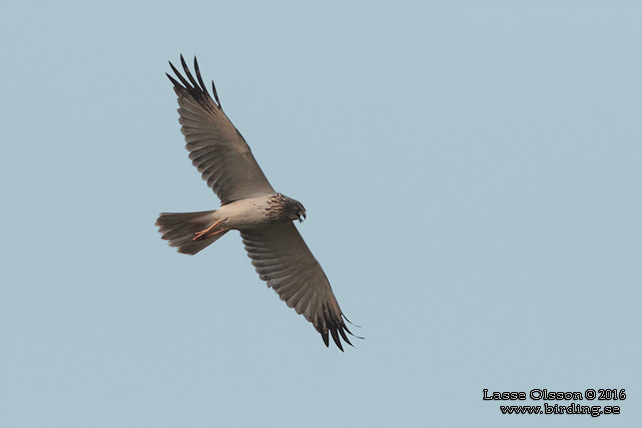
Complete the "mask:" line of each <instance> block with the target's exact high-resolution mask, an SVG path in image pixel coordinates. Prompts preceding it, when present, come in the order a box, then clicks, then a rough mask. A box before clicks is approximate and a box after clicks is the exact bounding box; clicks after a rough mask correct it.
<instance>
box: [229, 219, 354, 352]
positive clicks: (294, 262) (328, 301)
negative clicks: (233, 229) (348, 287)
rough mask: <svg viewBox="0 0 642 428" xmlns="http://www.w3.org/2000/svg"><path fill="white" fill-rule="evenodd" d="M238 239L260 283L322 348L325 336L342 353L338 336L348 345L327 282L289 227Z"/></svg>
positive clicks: (254, 232)
mask: <svg viewBox="0 0 642 428" xmlns="http://www.w3.org/2000/svg"><path fill="white" fill-rule="evenodd" d="M241 237H242V238H243V243H244V244H245V249H246V250H247V253H248V255H249V256H250V258H251V259H252V264H253V265H254V266H255V267H256V271H257V272H258V273H259V276H260V277H261V279H262V280H263V281H266V282H267V284H268V287H272V288H273V289H274V290H275V291H276V292H277V293H278V295H279V297H280V298H281V300H283V301H285V303H286V304H287V305H288V306H289V307H291V308H294V310H295V311H297V313H299V314H302V315H303V316H304V317H305V319H307V320H308V321H310V322H311V323H312V324H313V325H314V328H316V330H317V331H318V332H319V333H321V337H322V338H323V341H324V342H325V345H326V346H328V344H329V338H328V337H329V336H328V332H329V333H330V335H332V339H334V343H336V344H337V346H338V347H339V349H341V350H342V351H343V346H342V345H341V340H340V339H339V335H341V337H342V338H343V340H344V341H345V342H346V343H347V344H349V345H352V343H350V340H348V336H347V335H346V332H348V333H349V334H352V333H351V332H350V330H348V328H347V327H346V325H345V323H344V319H345V316H344V315H343V313H342V312H341V308H339V303H337V299H336V298H335V297H334V293H333V292H332V287H330V282H329V281H328V278H327V277H326V276H325V273H324V272H323V269H321V265H320V264H319V262H317V260H316V259H315V258H314V256H313V255H312V253H311V252H310V249H309V248H308V246H307V245H306V244H305V241H304V240H303V238H302V237H301V235H300V234H299V232H298V230H297V229H296V227H295V226H294V224H293V223H291V222H289V223H276V224H272V225H270V226H267V227H264V228H260V229H252V230H242V231H241Z"/></svg>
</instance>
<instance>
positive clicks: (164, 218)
mask: <svg viewBox="0 0 642 428" xmlns="http://www.w3.org/2000/svg"><path fill="white" fill-rule="evenodd" d="M216 220H217V218H216V210H214V211H201V212H196V213H161V214H160V216H159V217H158V220H156V226H158V231H159V232H160V233H162V234H163V236H162V239H166V240H167V241H169V242H168V243H169V246H170V247H177V248H178V252H179V253H183V254H196V253H198V252H199V251H201V250H202V249H203V248H205V247H207V246H208V245H210V244H211V243H213V242H214V241H216V240H217V239H219V238H220V237H221V236H223V235H225V234H226V233H227V230H225V231H222V232H220V233H218V234H216V235H214V236H211V237H208V238H206V239H201V240H198V241H194V236H195V235H196V233H198V232H200V231H201V230H204V229H207V228H208V227H209V226H211V225H212V224H213V223H214V222H215V221H216Z"/></svg>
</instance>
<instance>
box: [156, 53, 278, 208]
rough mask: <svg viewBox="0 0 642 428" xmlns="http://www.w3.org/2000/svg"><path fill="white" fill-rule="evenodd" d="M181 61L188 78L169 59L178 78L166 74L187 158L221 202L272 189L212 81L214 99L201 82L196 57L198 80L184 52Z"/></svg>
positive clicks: (195, 68)
mask: <svg viewBox="0 0 642 428" xmlns="http://www.w3.org/2000/svg"><path fill="white" fill-rule="evenodd" d="M181 64H182V65H183V70H184V71H185V75H186V76H187V79H186V78H185V77H183V76H182V75H181V73H180V72H179V71H178V70H177V69H176V67H174V65H173V64H172V63H171V62H170V63H169V65H170V66H171V67H172V70H173V71H174V73H175V74H176V77H177V78H178V80H179V81H180V82H179V81H177V80H176V79H175V78H174V77H172V76H170V75H169V74H167V77H169V80H171V81H172V83H173V84H174V91H175V92H176V95H178V105H179V106H180V108H179V109H178V113H179V114H180V119H179V120H178V121H179V122H180V124H181V125H182V128H181V131H182V132H183V135H185V140H186V141H187V146H186V148H187V150H189V158H190V159H191V160H192V164H193V165H194V166H195V167H196V168H198V171H199V172H200V173H201V174H202V175H203V179H204V180H206V181H207V185H208V186H210V187H211V188H212V190H214V192H215V193H216V194H217V195H218V197H219V199H220V200H221V203H222V204H227V203H230V202H234V201H236V200H239V199H245V198H252V197H256V196H263V195H269V194H273V193H275V192H274V189H273V188H272V186H271V185H270V183H269V182H268V180H267V178H265V175H264V174H263V171H261V168H260V167H259V164H258V163H257V162H256V160H255V159H254V156H253V155H252V151H251V150H250V147H249V146H248V145H247V143H246V142H245V139H244V138H243V136H242V135H241V133H240V132H239V131H238V130H237V129H236V128H235V127H234V125H233V124H232V122H230V120H229V119H228V118H227V116H226V115H225V113H223V109H222V108H221V103H220V102H219V100H218V94H217V93H216V88H215V87H214V82H212V91H213V93H214V98H215V99H216V101H214V100H213V99H212V97H211V96H210V94H209V92H208V91H207V88H206V87H205V84H203V79H202V78H201V72H200V70H199V69H198V63H197V62H196V58H194V70H195V71H196V77H197V78H198V82H197V81H196V80H195V79H194V76H192V73H191V72H190V71H189V68H188V67H187V64H185V60H184V59H183V55H181ZM188 79H189V80H188Z"/></svg>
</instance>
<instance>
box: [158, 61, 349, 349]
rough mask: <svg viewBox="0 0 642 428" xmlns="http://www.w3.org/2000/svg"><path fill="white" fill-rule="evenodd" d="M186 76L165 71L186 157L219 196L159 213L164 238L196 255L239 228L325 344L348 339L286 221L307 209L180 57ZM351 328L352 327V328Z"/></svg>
mask: <svg viewBox="0 0 642 428" xmlns="http://www.w3.org/2000/svg"><path fill="white" fill-rule="evenodd" d="M181 63H182V65H183V70H184V71H185V74H186V76H187V79H185V78H184V77H183V76H182V75H181V73H180V72H179V71H178V70H177V69H176V68H175V67H174V66H173V65H172V64H171V63H170V66H171V67H172V70H173V71H174V73H176V77H177V78H178V79H179V80H180V82H179V81H177V80H176V79H175V78H173V77H172V76H170V75H169V74H168V75H167V76H168V77H169V79H170V80H171V81H172V83H173V84H174V90H175V92H176V94H177V95H178V104H179V106H180V108H179V109H178V112H179V115H180V119H179V122H180V123H181V125H182V129H181V131H182V132H183V134H184V135H185V139H186V141H187V146H186V147H187V149H188V150H189V152H190V155H189V157H190V159H192V163H193V164H194V166H196V167H197V168H198V170H199V172H201V174H202V176H203V179H205V180H206V181H207V184H208V185H209V186H210V187H211V188H212V190H214V192H215V193H216V194H217V195H218V197H219V198H220V199H221V207H220V208H219V209H217V210H212V211H202V212H192V213H162V214H161V215H160V216H159V218H158V220H157V222H156V225H157V226H158V227H159V231H160V232H161V233H163V239H166V240H168V241H169V245H170V246H173V247H177V248H178V251H179V252H181V253H185V254H196V253H198V252H199V251H201V250H203V249H204V248H205V247H207V246H208V245H210V244H212V243H213V242H215V241H216V240H217V239H219V238H221V237H222V236H223V235H225V234H226V233H227V232H228V231H229V230H233V229H235V230H239V231H240V232H241V237H242V238H243V243H244V244H245V248H246V250H247V252H248V255H249V256H250V258H251V259H252V264H254V266H255V267H256V270H257V272H258V273H259V276H260V278H261V279H262V280H264V281H266V282H267V284H268V286H269V287H271V288H273V289H274V290H275V291H276V292H277V293H278V294H279V297H280V298H281V299H282V300H284V301H285V302H286V303H287V305H288V306H290V307H292V308H294V309H295V310H296V311H297V313H299V314H302V315H303V316H304V317H305V318H306V319H307V320H308V321H310V322H311V323H312V324H313V325H314V327H315V328H316V330H317V331H318V332H319V333H320V334H321V337H322V338H323V341H324V342H325V344H326V346H328V343H329V341H328V338H329V335H331V336H332V338H333V340H334V342H335V343H336V345H337V346H338V347H339V349H341V350H343V347H342V346H341V340H340V338H342V339H343V340H344V341H345V342H346V343H348V344H350V341H349V340H348V337H347V335H346V332H347V333H350V331H349V330H348V328H347V327H346V325H345V323H344V319H345V316H344V315H343V313H342V312H341V309H340V308H339V304H338V303H337V300H336V298H335V296H334V293H333V292H332V288H331V287H330V283H329V282H328V279H327V277H326V275H325V273H324V272H323V270H322V269H321V266H320V265H319V262H317V260H316V259H315V258H314V256H313V255H312V253H311V252H310V250H309V248H308V247H307V245H306V244H305V242H304V241H303V238H302V237H301V235H300V234H299V232H298V231H297V229H296V227H295V226H294V224H293V223H292V222H293V221H294V220H299V221H303V220H302V219H303V218H305V216H306V213H305V208H304V207H303V205H302V204H301V203H300V202H298V201H296V200H294V199H291V198H288V197H287V196H284V195H282V194H280V193H277V192H276V191H274V189H273V188H272V186H271V185H270V183H269V182H268V181H267V178H265V175H264V174H263V172H262V171H261V168H260V167H259V165H258V163H257V162H256V160H255V159H254V156H253V155H252V152H251V150H250V148H249V146H248V145H247V143H246V142H245V139H243V137H242V136H241V134H240V133H239V132H238V130H237V129H236V128H235V127H234V125H232V123H231V122H230V121H229V119H228V118H227V116H226V115H225V114H224V113H223V110H222V108H221V104H220V101H219V100H218V95H217V93H216V88H215V87H214V84H213V83H212V89H213V93H214V99H215V100H216V102H215V101H214V100H213V99H212V98H211V97H210V95H209V93H208V91H207V89H206V88H205V85H204V84H203V80H202V78H201V74H200V71H199V69H198V63H197V62H196V59H194V68H195V71H196V77H197V79H198V81H197V80H196V79H194V77H193V76H192V74H191V72H190V70H189V69H188V67H187V64H186V63H185V61H184V59H183V57H182V56H181ZM350 334H351V333H350Z"/></svg>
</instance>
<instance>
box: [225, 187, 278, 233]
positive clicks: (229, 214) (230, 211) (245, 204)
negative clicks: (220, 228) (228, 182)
mask: <svg viewBox="0 0 642 428" xmlns="http://www.w3.org/2000/svg"><path fill="white" fill-rule="evenodd" d="M281 212H282V210H281V208H280V205H279V203H278V196H277V195H270V196H260V197H257V198H249V199H242V200H240V201H235V202H232V203H229V204H227V205H223V206H222V207H221V208H219V209H218V211H217V214H218V215H219V216H220V218H221V219H222V220H223V224H225V227H227V228H229V229H237V230H246V229H256V228H260V227H263V226H266V225H268V224H270V223H280V222H282V221H284V219H283V218H282V217H283V216H282V213H281ZM286 221H287V220H286Z"/></svg>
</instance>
